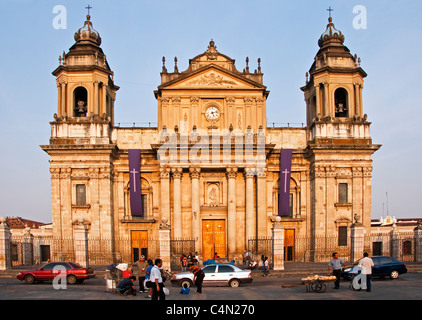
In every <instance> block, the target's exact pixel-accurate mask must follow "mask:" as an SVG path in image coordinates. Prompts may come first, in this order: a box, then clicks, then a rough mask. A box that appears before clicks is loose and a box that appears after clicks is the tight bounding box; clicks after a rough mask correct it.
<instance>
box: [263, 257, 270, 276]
mask: <svg viewBox="0 0 422 320" xmlns="http://www.w3.org/2000/svg"><path fill="white" fill-rule="evenodd" d="M263 260H264V274H263V276H264V277H268V271H269V270H270V262H269V261H268V257H264V259H263Z"/></svg>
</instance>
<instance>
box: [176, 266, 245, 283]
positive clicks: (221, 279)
mask: <svg viewBox="0 0 422 320" xmlns="http://www.w3.org/2000/svg"><path fill="white" fill-rule="evenodd" d="M202 271H204V273H205V277H204V282H203V284H204V285H228V286H231V287H232V288H237V287H238V286H240V284H243V283H251V282H252V273H251V270H242V269H240V268H238V267H236V266H234V265H231V264H211V265H207V266H205V267H203V268H202ZM193 278H194V275H193V273H192V272H183V273H178V274H175V275H174V276H173V277H172V279H171V283H172V284H174V285H177V286H181V287H183V286H184V284H187V285H188V287H190V286H192V285H193Z"/></svg>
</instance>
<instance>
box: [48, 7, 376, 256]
mask: <svg viewBox="0 0 422 320" xmlns="http://www.w3.org/2000/svg"><path fill="white" fill-rule="evenodd" d="M318 44H319V47H320V49H319V51H318V52H317V54H316V56H315V61H313V63H312V66H311V68H310V70H309V72H308V73H307V76H306V83H305V84H304V86H303V87H302V88H300V89H301V90H302V91H303V94H304V100H305V102H304V106H303V107H304V108H306V115H307V117H306V126H303V127H300V128H294V127H272V126H269V127H267V123H266V119H267V117H266V101H267V98H269V91H268V89H267V87H266V86H265V85H264V83H263V73H262V71H261V66H260V60H258V67H257V69H256V70H254V71H250V70H249V64H248V62H249V61H247V65H246V68H245V69H244V70H242V71H239V70H237V68H236V66H235V61H234V60H233V59H232V58H230V57H228V56H226V55H224V54H223V53H220V52H219V51H218V50H217V46H216V44H215V42H214V41H213V40H211V41H210V42H209V45H208V48H206V50H205V51H204V52H203V53H201V54H199V55H197V56H195V57H194V58H192V59H190V60H189V67H188V68H187V69H186V70H184V71H179V70H178V67H177V60H176V61H175V65H174V70H170V71H169V70H167V66H166V64H165V59H164V58H163V66H162V70H161V83H160V84H159V85H158V87H157V90H155V91H154V94H155V97H156V99H157V115H158V117H157V118H158V125H157V127H130V128H124V127H120V126H116V125H115V123H114V101H115V100H116V97H117V92H118V89H119V87H118V86H117V85H116V84H115V83H114V80H113V71H112V70H111V68H110V66H109V64H108V62H107V58H106V55H105V54H104V52H103V51H102V49H101V46H100V45H101V37H100V35H99V33H98V32H97V31H96V30H95V29H94V28H93V25H92V22H91V21H90V16H89V15H88V16H87V19H86V21H85V24H84V26H83V27H82V28H80V29H79V30H78V31H77V32H76V33H75V43H74V45H73V46H72V47H71V48H70V49H69V51H68V52H67V53H65V52H64V53H63V55H62V56H60V58H59V66H58V67H57V68H56V69H55V70H54V71H53V75H54V76H55V77H56V79H57V89H58V101H57V105H58V107H57V113H55V114H54V120H53V121H51V122H50V126H51V137H50V141H49V144H47V145H42V146H41V148H42V149H43V150H44V151H45V152H47V153H48V154H49V156H50V173H51V196H52V217H53V234H54V236H55V237H60V238H70V239H71V238H72V237H73V236H74V230H75V226H76V225H78V224H81V223H83V224H84V225H85V226H86V227H87V228H88V233H89V235H90V237H92V238H104V239H110V240H111V241H113V240H114V239H120V238H126V239H131V242H130V243H131V245H132V248H131V249H132V252H135V251H136V250H138V251H137V252H139V249H145V248H142V246H143V245H142V243H143V241H144V242H145V241H148V239H155V238H157V237H158V232H159V229H160V226H163V225H165V226H167V227H169V228H170V230H171V233H170V235H171V239H191V240H193V241H194V250H195V251H197V252H198V253H199V255H200V256H201V258H202V259H203V260H206V259H208V258H211V257H212V256H213V255H214V253H215V252H217V254H218V255H219V256H220V257H222V258H227V259H233V258H238V257H239V256H240V255H241V254H242V252H243V251H244V250H247V249H248V241H250V240H251V239H258V238H265V237H271V228H272V226H273V224H274V223H275V221H276V220H277V221H280V223H281V224H282V225H283V227H284V229H285V239H286V241H287V240H288V241H293V243H294V239H296V238H306V239H309V241H310V242H311V243H312V242H313V240H312V239H318V238H323V237H338V238H342V237H347V236H350V226H351V225H352V224H353V223H359V224H361V225H363V227H364V228H365V229H366V230H367V232H368V233H370V228H371V172H372V168H373V167H372V159H371V156H372V154H373V153H374V152H376V151H377V150H378V149H379V148H380V145H375V144H373V143H372V139H371V135H370V125H371V123H370V122H368V120H367V115H366V114H364V103H363V100H362V89H363V84H364V78H365V77H366V73H365V71H364V70H363V69H362V68H361V66H360V59H359V58H357V57H356V56H352V55H351V54H350V51H349V49H348V48H347V47H346V46H345V45H344V36H343V34H342V33H341V32H340V31H338V30H337V29H336V28H335V26H334V24H333V22H332V19H331V18H330V19H329V23H328V25H327V27H326V31H325V32H324V33H323V34H322V35H321V37H320V39H319V41H318ZM298 89H299V88H298ZM131 150H139V154H138V156H137V158H138V161H139V167H138V168H139V170H138V171H139V172H137V173H138V174H139V175H135V172H136V170H133V171H132V170H131V168H130V166H129V165H130V164H129V162H130V159H129V154H130V151H131ZM283 150H291V166H290V169H291V173H290V174H289V179H290V181H288V182H289V183H288V184H286V183H285V182H286V181H285V176H283V175H282V174H281V170H280V159H281V157H280V155H281V153H282V151H283ZM133 177H136V179H137V181H136V182H134V181H133V180H131V179H132V178H133ZM131 181H132V182H131ZM137 185H138V191H140V201H141V214H140V215H139V214H134V205H133V202H132V201H131V200H133V199H131V197H133V193H132V192H131V191H135V190H134V189H136V186H137ZM286 186H288V190H287V193H288V195H289V198H288V208H289V210H288V213H287V214H283V215H282V216H281V217H280V218H277V217H279V216H280V212H279V196H280V188H283V187H284V188H286ZM136 239H137V240H139V239H141V240H142V239H143V240H142V241H135V240H136ZM311 245H312V244H311ZM144 246H145V245H144ZM134 249H136V250H134ZM133 258H134V257H133Z"/></svg>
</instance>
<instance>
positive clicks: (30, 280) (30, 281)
mask: <svg viewBox="0 0 422 320" xmlns="http://www.w3.org/2000/svg"><path fill="white" fill-rule="evenodd" d="M24 281H25V283H26V284H33V283H34V282H35V277H34V276H32V275H30V274H28V275H27V276H25V278H24Z"/></svg>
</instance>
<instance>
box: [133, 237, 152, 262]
mask: <svg viewBox="0 0 422 320" xmlns="http://www.w3.org/2000/svg"><path fill="white" fill-rule="evenodd" d="M130 235H131V242H132V261H133V262H135V261H138V260H139V257H140V256H142V255H143V256H145V258H147V257H148V231H131V234H130Z"/></svg>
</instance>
